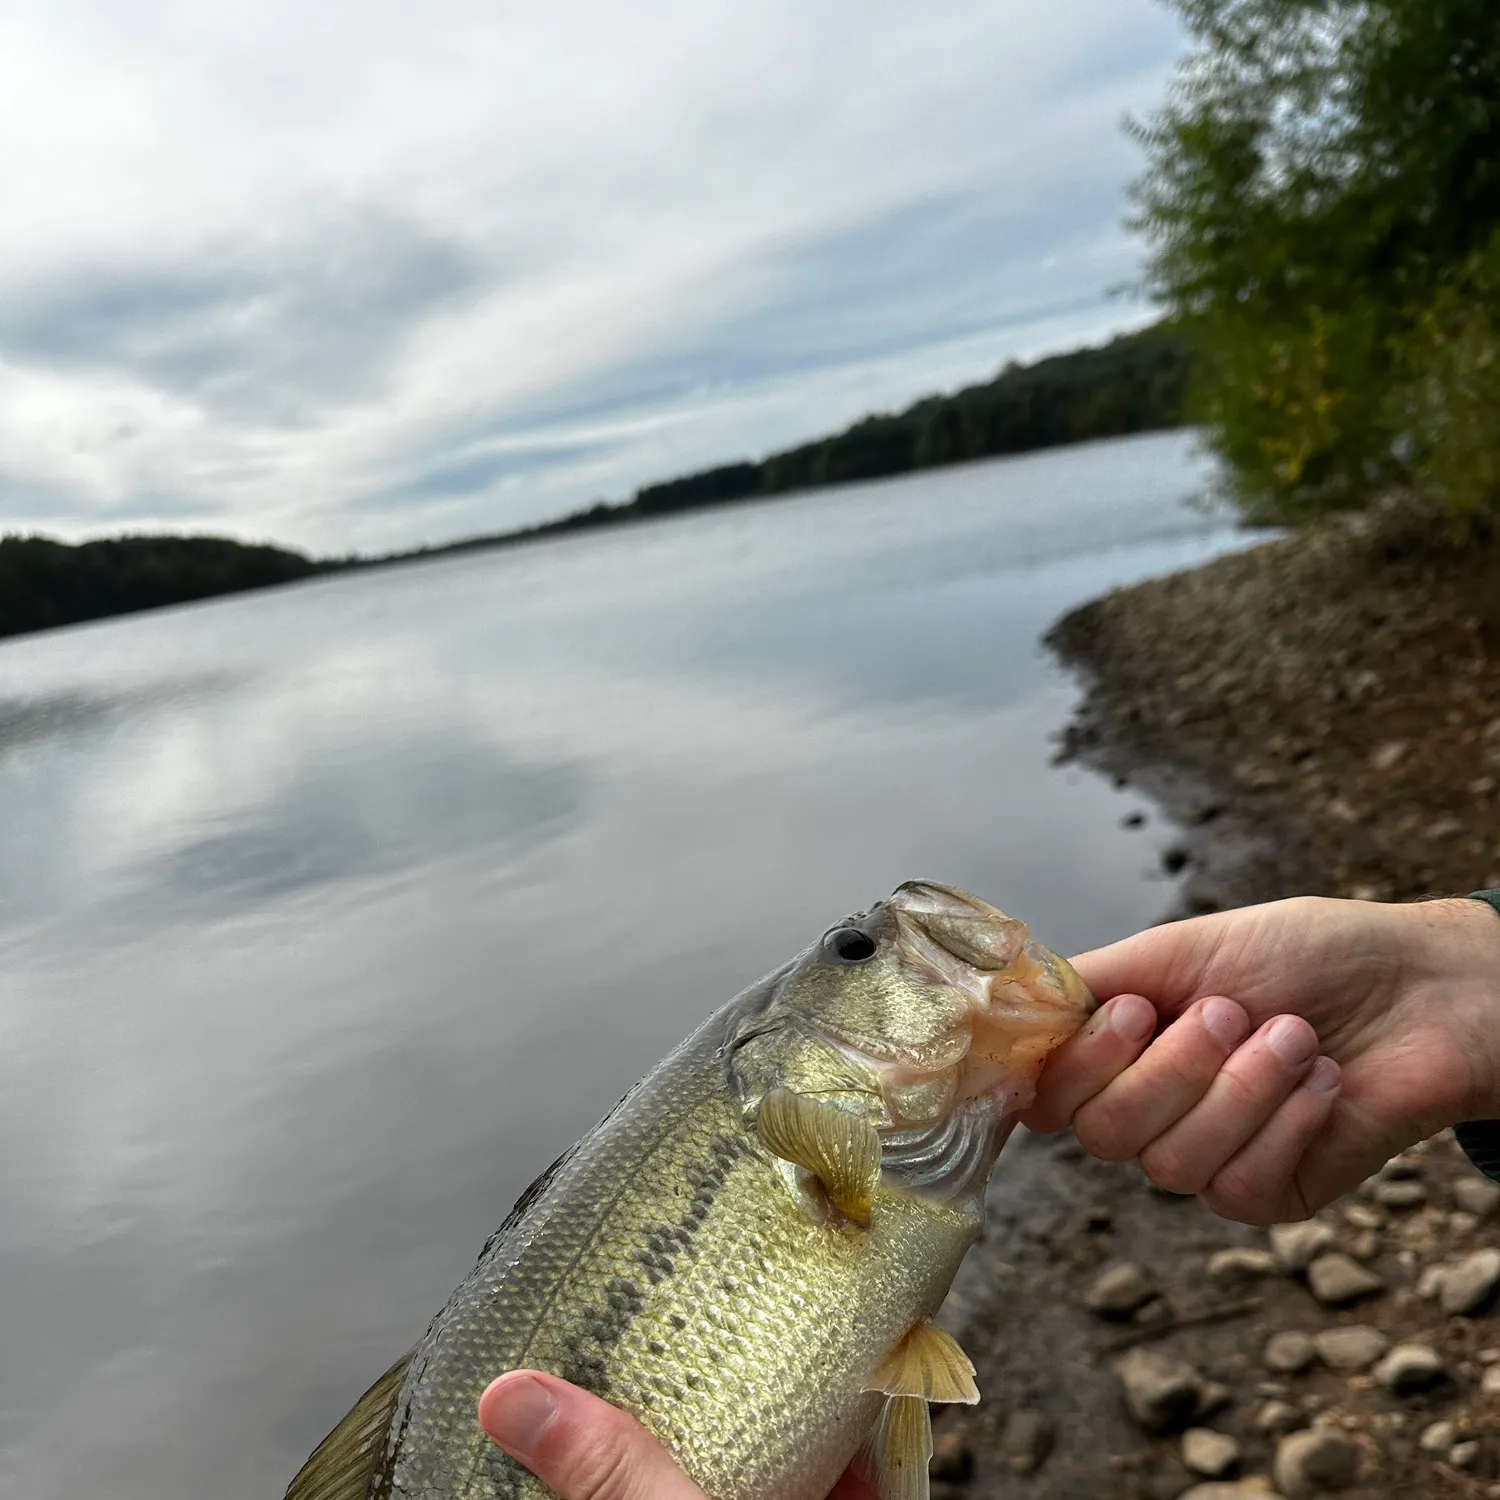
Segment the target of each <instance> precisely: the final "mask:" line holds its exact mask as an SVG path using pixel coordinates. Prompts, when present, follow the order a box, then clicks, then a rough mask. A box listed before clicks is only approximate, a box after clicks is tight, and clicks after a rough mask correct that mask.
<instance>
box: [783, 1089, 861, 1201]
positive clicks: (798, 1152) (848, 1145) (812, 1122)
mask: <svg viewBox="0 0 1500 1500" xmlns="http://www.w3.org/2000/svg"><path fill="white" fill-rule="evenodd" d="M756 1128H757V1129H758V1130H759V1131H760V1138H761V1140H762V1141H764V1142H765V1145H766V1149H767V1150H768V1151H770V1152H772V1153H773V1154H774V1155H776V1156H779V1157H780V1158H781V1159H782V1160H783V1161H789V1162H793V1163H795V1164H796V1165H797V1166H799V1167H803V1168H805V1169H806V1170H807V1171H809V1172H811V1173H812V1174H813V1176H814V1177H816V1178H817V1179H818V1181H819V1182H821V1183H822V1184H823V1188H824V1191H825V1192H826V1193H827V1194H828V1201H829V1202H830V1203H832V1204H833V1206H834V1207H835V1208H836V1209H838V1211H839V1212H840V1213H841V1214H843V1215H845V1216H846V1217H847V1218H850V1219H853V1220H854V1222H855V1223H856V1224H868V1223H869V1222H870V1205H871V1202H872V1201H873V1199H874V1196H875V1189H876V1187H877V1185H878V1184H879V1182H880V1137H879V1135H878V1134H877V1133H876V1131H875V1127H874V1126H873V1125H872V1124H871V1123H870V1122H869V1121H868V1120H867V1119H865V1118H864V1117H863V1116H862V1115H856V1114H852V1113H851V1112H850V1111H848V1110H845V1109H839V1108H838V1107H837V1105H833V1104H827V1103H825V1102H823V1101H822V1100H820V1099H811V1098H809V1097H808V1096H807V1095H806V1094H794V1093H793V1092H792V1091H791V1090H790V1089H773V1090H772V1091H771V1092H770V1093H768V1094H767V1095H766V1096H765V1098H764V1099H762V1100H761V1102H760V1112H759V1114H758V1115H757V1116H756Z"/></svg>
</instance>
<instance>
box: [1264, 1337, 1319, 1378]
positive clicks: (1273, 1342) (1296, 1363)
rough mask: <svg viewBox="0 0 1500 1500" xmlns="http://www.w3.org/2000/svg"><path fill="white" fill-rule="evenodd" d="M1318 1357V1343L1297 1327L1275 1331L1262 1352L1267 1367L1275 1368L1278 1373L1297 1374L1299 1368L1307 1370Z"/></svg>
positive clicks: (1269, 1368)
mask: <svg viewBox="0 0 1500 1500" xmlns="http://www.w3.org/2000/svg"><path fill="white" fill-rule="evenodd" d="M1317 1357H1318V1350H1317V1347H1316V1345H1314V1343H1313V1341H1312V1340H1311V1339H1310V1338H1309V1337H1308V1336H1307V1335H1306V1334H1305V1333H1302V1332H1299V1331H1298V1330H1297V1329H1288V1330H1287V1331H1286V1332H1285V1333H1273V1334H1272V1335H1271V1337H1270V1338H1268V1339H1267V1340H1266V1347H1265V1349H1264V1351H1263V1352H1262V1354H1261V1359H1262V1360H1263V1361H1264V1363H1265V1366H1266V1368H1267V1369H1268V1370H1275V1371H1276V1373H1277V1374H1278V1375H1295V1374H1296V1373H1297V1371H1298V1370H1305V1369H1306V1368H1307V1367H1308V1366H1309V1365H1310V1364H1311V1363H1312V1362H1313V1361H1314V1360H1315V1359H1316V1358H1317Z"/></svg>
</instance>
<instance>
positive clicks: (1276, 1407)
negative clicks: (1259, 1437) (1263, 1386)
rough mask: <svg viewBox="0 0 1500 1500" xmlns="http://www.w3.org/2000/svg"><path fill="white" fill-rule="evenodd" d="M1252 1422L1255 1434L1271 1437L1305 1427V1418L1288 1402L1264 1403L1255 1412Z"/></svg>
mask: <svg viewBox="0 0 1500 1500" xmlns="http://www.w3.org/2000/svg"><path fill="white" fill-rule="evenodd" d="M1254 1422H1255V1430H1256V1431H1257V1432H1268V1433H1270V1434H1271V1436H1272V1437H1280V1436H1281V1435H1282V1434H1283V1433H1287V1432H1295V1431H1296V1430H1297V1429H1298V1428H1299V1427H1305V1426H1307V1418H1306V1417H1304V1416H1303V1415H1302V1413H1301V1412H1300V1411H1298V1410H1297V1408H1296V1407H1295V1406H1293V1405H1292V1404H1291V1402H1290V1401H1267V1402H1265V1403H1264V1404H1263V1405H1262V1406H1261V1407H1260V1408H1259V1410H1257V1411H1256V1413H1255V1417H1254Z"/></svg>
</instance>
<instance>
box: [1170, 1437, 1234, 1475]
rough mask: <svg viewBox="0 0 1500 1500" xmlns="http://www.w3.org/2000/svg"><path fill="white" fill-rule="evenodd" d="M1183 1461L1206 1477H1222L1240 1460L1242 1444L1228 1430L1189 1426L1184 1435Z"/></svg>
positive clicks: (1196, 1472) (1194, 1471)
mask: <svg viewBox="0 0 1500 1500" xmlns="http://www.w3.org/2000/svg"><path fill="white" fill-rule="evenodd" d="M1182 1461H1183V1463H1185V1464H1186V1465H1187V1466H1188V1468H1189V1469H1191V1470H1192V1471H1193V1473H1194V1474H1201V1475H1202V1476H1203V1477H1204V1478H1205V1479H1222V1478H1223V1477H1224V1476H1225V1475H1226V1474H1227V1473H1228V1472H1229V1471H1230V1470H1231V1469H1232V1468H1233V1467H1234V1466H1235V1465H1236V1464H1237V1463H1238V1462H1239V1461H1240V1445H1239V1443H1238V1442H1236V1441H1235V1439H1234V1438H1232V1437H1230V1435H1229V1434H1228V1433H1227V1432H1215V1431H1214V1430H1213V1428H1211V1427H1189V1428H1188V1430H1187V1431H1186V1432H1185V1433H1183V1435H1182Z"/></svg>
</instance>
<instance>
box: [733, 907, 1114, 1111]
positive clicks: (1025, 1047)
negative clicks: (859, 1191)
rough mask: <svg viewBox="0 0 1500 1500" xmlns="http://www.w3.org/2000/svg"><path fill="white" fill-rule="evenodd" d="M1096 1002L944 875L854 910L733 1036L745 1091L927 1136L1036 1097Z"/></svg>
mask: <svg viewBox="0 0 1500 1500" xmlns="http://www.w3.org/2000/svg"><path fill="white" fill-rule="evenodd" d="M1094 1008H1095V1002H1094V998H1093V996H1092V995H1090V993H1089V991H1088V989H1087V987H1086V986H1085V985H1084V983H1083V981H1082V980H1081V979H1080V978H1079V977H1078V975H1077V974H1076V973H1075V972H1074V970H1073V968H1072V966H1071V965H1070V964H1069V963H1068V962H1067V960H1066V959H1064V958H1061V957H1059V956H1058V955H1057V954H1055V953H1052V952H1051V951H1049V950H1048V949H1046V948H1044V947H1043V946H1041V944H1039V943H1038V942H1036V941H1035V940H1034V939H1033V938H1032V937H1031V935H1030V933H1029V932H1028V931H1027V928H1026V925H1025V923H1023V922H1020V921H1017V920H1016V919H1015V918H1014V917H1008V916H1006V915H1005V913H1004V912H1001V911H998V910H996V908H994V907H993V906H990V905H989V904H988V903H987V902H984V901H981V900H979V899H978V898H977V897H975V896H970V895H968V894H967V893H965V892H963V891H960V890H957V889H955V888H954V887H952V886H946V885H939V884H937V883H935V882H932V881H909V882H907V883H906V884H904V885H902V886H900V887H899V888H898V889H897V890H896V891H895V892H894V893H893V894H892V895H891V896H890V897H889V898H888V899H887V900H885V901H881V902H877V903H876V904H875V905H874V906H873V907H871V908H870V909H869V910H868V911H865V912H857V913H855V914H853V915H852V916H849V917H846V918H845V919H844V920H843V921H841V922H839V923H837V924H835V925H834V926H833V927H831V928H829V929H828V931H827V932H825V933H824V934H823V936H822V938H821V939H820V940H819V941H818V942H817V943H816V944H814V945H813V946H812V947H811V948H809V949H808V950H807V951H806V952H805V953H803V954H802V955H801V956H800V957H799V958H798V959H797V960H795V961H794V962H793V963H792V964H790V965H789V966H788V967H787V968H786V969H785V970H783V971H781V972H780V973H779V974H778V975H774V976H772V979H771V980H770V981H769V982H768V988H767V990H766V991H765V993H764V995H763V997H762V1002H761V1004H760V1005H759V1007H758V1009H756V1010H755V1011H754V1013H753V1014H747V1015H745V1016H743V1018H742V1019H741V1021H740V1023H739V1031H738V1035H737V1037H736V1039H735V1041H734V1043H732V1045H731V1048H730V1049H729V1051H730V1053H731V1054H732V1055H733V1057H734V1066H735V1068H736V1071H737V1073H738V1079H739V1084H740V1088H741V1092H742V1095H743V1096H744V1097H745V1098H746V1101H747V1104H749V1105H750V1106H751V1107H752V1108H753V1107H754V1104H755V1101H756V1098H757V1097H758V1096H760V1095H762V1094H764V1093H765V1092H766V1091H768V1090H770V1089H773V1088H781V1089H787V1090H790V1091H793V1092H796V1093H800V1094H804V1095H812V1096H814V1097H817V1098H820V1099H824V1100H826V1101H828V1102H830V1103H833V1104H835V1105H837V1106H838V1107H840V1108H843V1109H847V1110H851V1111H855V1112H859V1113H862V1114H864V1115H865V1116H866V1117H867V1118H868V1119H869V1120H871V1122H872V1123H873V1124H874V1125H875V1126H876V1128H877V1129H878V1130H879V1131H880V1132H881V1133H882V1135H885V1136H888V1137H896V1136H905V1137H913V1136H914V1135H920V1134H921V1133H922V1132H924V1131H931V1130H932V1129H934V1128H940V1127H942V1126H943V1124H944V1123H945V1122H946V1121H949V1120H951V1119H952V1118H953V1117H954V1116H955V1115H957V1114H964V1115H966V1116H968V1117H970V1118H983V1119H984V1120H987V1121H990V1122H995V1121H999V1120H1001V1119H1003V1118H1004V1117H1006V1116H1009V1115H1013V1114H1014V1113H1015V1112H1016V1111H1017V1110H1019V1109H1022V1108H1024V1107H1025V1106H1026V1105H1027V1104H1029V1103H1030V1101H1031V1098H1032V1096H1033V1093H1034V1091H1035V1087H1036V1080H1037V1076H1038V1074H1039V1073H1040V1072H1041V1068H1042V1065H1043V1063H1044V1062H1045V1061H1046V1058H1047V1056H1048V1054H1049V1053H1051V1052H1052V1051H1053V1050H1054V1049H1055V1048H1056V1047H1058V1046H1059V1045H1060V1044H1061V1043H1063V1042H1064V1041H1066V1040H1067V1039H1068V1038H1069V1037H1070V1036H1072V1035H1073V1033H1074V1032H1075V1031H1077V1030H1078V1028H1079V1027H1080V1026H1081V1025H1082V1024H1083V1022H1084V1021H1085V1019H1086V1018H1087V1017H1088V1016H1089V1014H1090V1013H1091V1012H1092V1011H1093V1009H1094Z"/></svg>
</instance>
